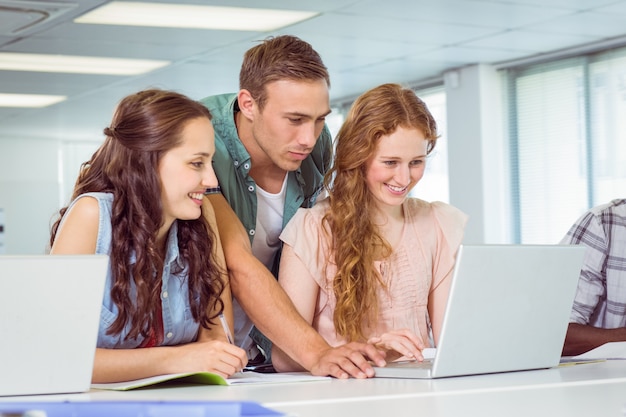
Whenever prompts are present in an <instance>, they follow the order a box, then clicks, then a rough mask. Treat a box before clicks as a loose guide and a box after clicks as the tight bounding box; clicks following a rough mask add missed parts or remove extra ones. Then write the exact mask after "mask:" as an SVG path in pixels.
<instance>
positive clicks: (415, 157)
mask: <svg viewBox="0 0 626 417" xmlns="http://www.w3.org/2000/svg"><path fill="white" fill-rule="evenodd" d="M379 158H381V159H402V157H401V156H385V155H380V156H379ZM422 158H428V155H420V156H413V157H411V159H422Z"/></svg>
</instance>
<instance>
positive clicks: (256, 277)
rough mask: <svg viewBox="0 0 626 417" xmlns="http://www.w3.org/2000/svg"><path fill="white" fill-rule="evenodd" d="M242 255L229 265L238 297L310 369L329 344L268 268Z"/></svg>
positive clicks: (255, 319) (264, 329)
mask: <svg viewBox="0 0 626 417" xmlns="http://www.w3.org/2000/svg"><path fill="white" fill-rule="evenodd" d="M242 258H244V259H241V258H240V259H239V261H238V262H235V263H234V265H233V266H232V267H230V266H229V268H230V274H231V275H230V279H231V289H232V292H233V294H234V296H235V298H237V300H238V301H239V304H240V305H241V306H242V307H243V309H244V311H245V312H246V314H247V315H248V317H250V319H251V320H252V322H253V323H254V324H255V325H256V327H257V328H258V329H259V330H260V331H261V332H263V334H264V335H265V336H267V337H268V338H269V339H270V340H271V341H272V342H273V343H274V344H276V345H277V346H279V347H280V349H281V350H282V351H283V352H284V353H285V354H286V355H287V356H289V357H291V358H293V359H294V360H296V361H297V362H298V363H299V364H300V365H302V366H303V367H304V368H306V369H308V370H310V369H311V368H312V367H313V366H314V365H315V364H316V363H317V361H318V360H319V357H320V356H321V355H322V354H323V352H324V351H326V350H327V349H329V348H330V346H329V345H328V344H327V343H326V341H325V340H324V339H323V338H322V337H321V336H320V335H319V333H317V332H316V331H315V330H314V329H313V328H312V327H311V325H310V324H309V323H307V322H306V321H305V320H304V319H303V318H302V316H301V315H300V314H299V313H298V311H297V310H296V308H295V307H294V305H293V303H292V301H291V299H290V298H289V297H288V296H287V294H286V293H285V292H284V291H283V289H282V288H281V287H280V285H279V284H278V282H277V281H276V279H275V278H274V276H273V275H272V274H271V273H270V272H269V270H267V268H265V267H264V266H263V264H261V263H260V262H259V261H258V260H257V259H256V258H254V257H251V255H249V256H245V257H243V256H242ZM227 263H228V259H227Z"/></svg>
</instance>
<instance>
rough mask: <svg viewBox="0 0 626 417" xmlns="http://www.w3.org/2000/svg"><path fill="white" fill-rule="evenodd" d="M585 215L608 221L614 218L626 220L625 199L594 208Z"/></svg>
mask: <svg viewBox="0 0 626 417" xmlns="http://www.w3.org/2000/svg"><path fill="white" fill-rule="evenodd" d="M587 215H592V216H596V217H603V218H607V219H608V220H612V218H614V217H621V218H626V199H616V200H612V201H610V202H608V203H605V204H601V205H598V206H595V207H593V208H591V209H590V210H589V211H588V212H587Z"/></svg>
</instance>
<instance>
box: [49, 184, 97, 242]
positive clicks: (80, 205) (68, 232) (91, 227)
mask: <svg viewBox="0 0 626 417" xmlns="http://www.w3.org/2000/svg"><path fill="white" fill-rule="evenodd" d="M98 197H100V195H95V194H83V195H80V196H78V197H77V198H76V199H75V200H74V201H73V202H72V204H70V206H69V207H68V210H67V212H66V213H65V215H64V216H63V220H62V221H61V224H60V225H59V229H58V232H57V235H56V238H55V241H54V245H53V247H52V251H51V252H52V253H57V254H63V253H66V254H78V253H100V252H98V236H99V230H100V224H101V221H100V219H101V200H99V199H98Z"/></svg>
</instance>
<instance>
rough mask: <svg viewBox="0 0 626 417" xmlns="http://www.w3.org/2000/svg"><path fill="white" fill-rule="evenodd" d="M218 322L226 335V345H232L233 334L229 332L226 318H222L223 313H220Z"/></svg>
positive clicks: (233, 341)
mask: <svg viewBox="0 0 626 417" xmlns="http://www.w3.org/2000/svg"><path fill="white" fill-rule="evenodd" d="M220 321H221V322H222V327H223V328H224V333H226V338H227V339H228V343H230V344H231V345H234V344H235V340H234V339H233V334H232V333H231V332H230V327H228V322H227V321H226V317H224V313H220Z"/></svg>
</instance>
